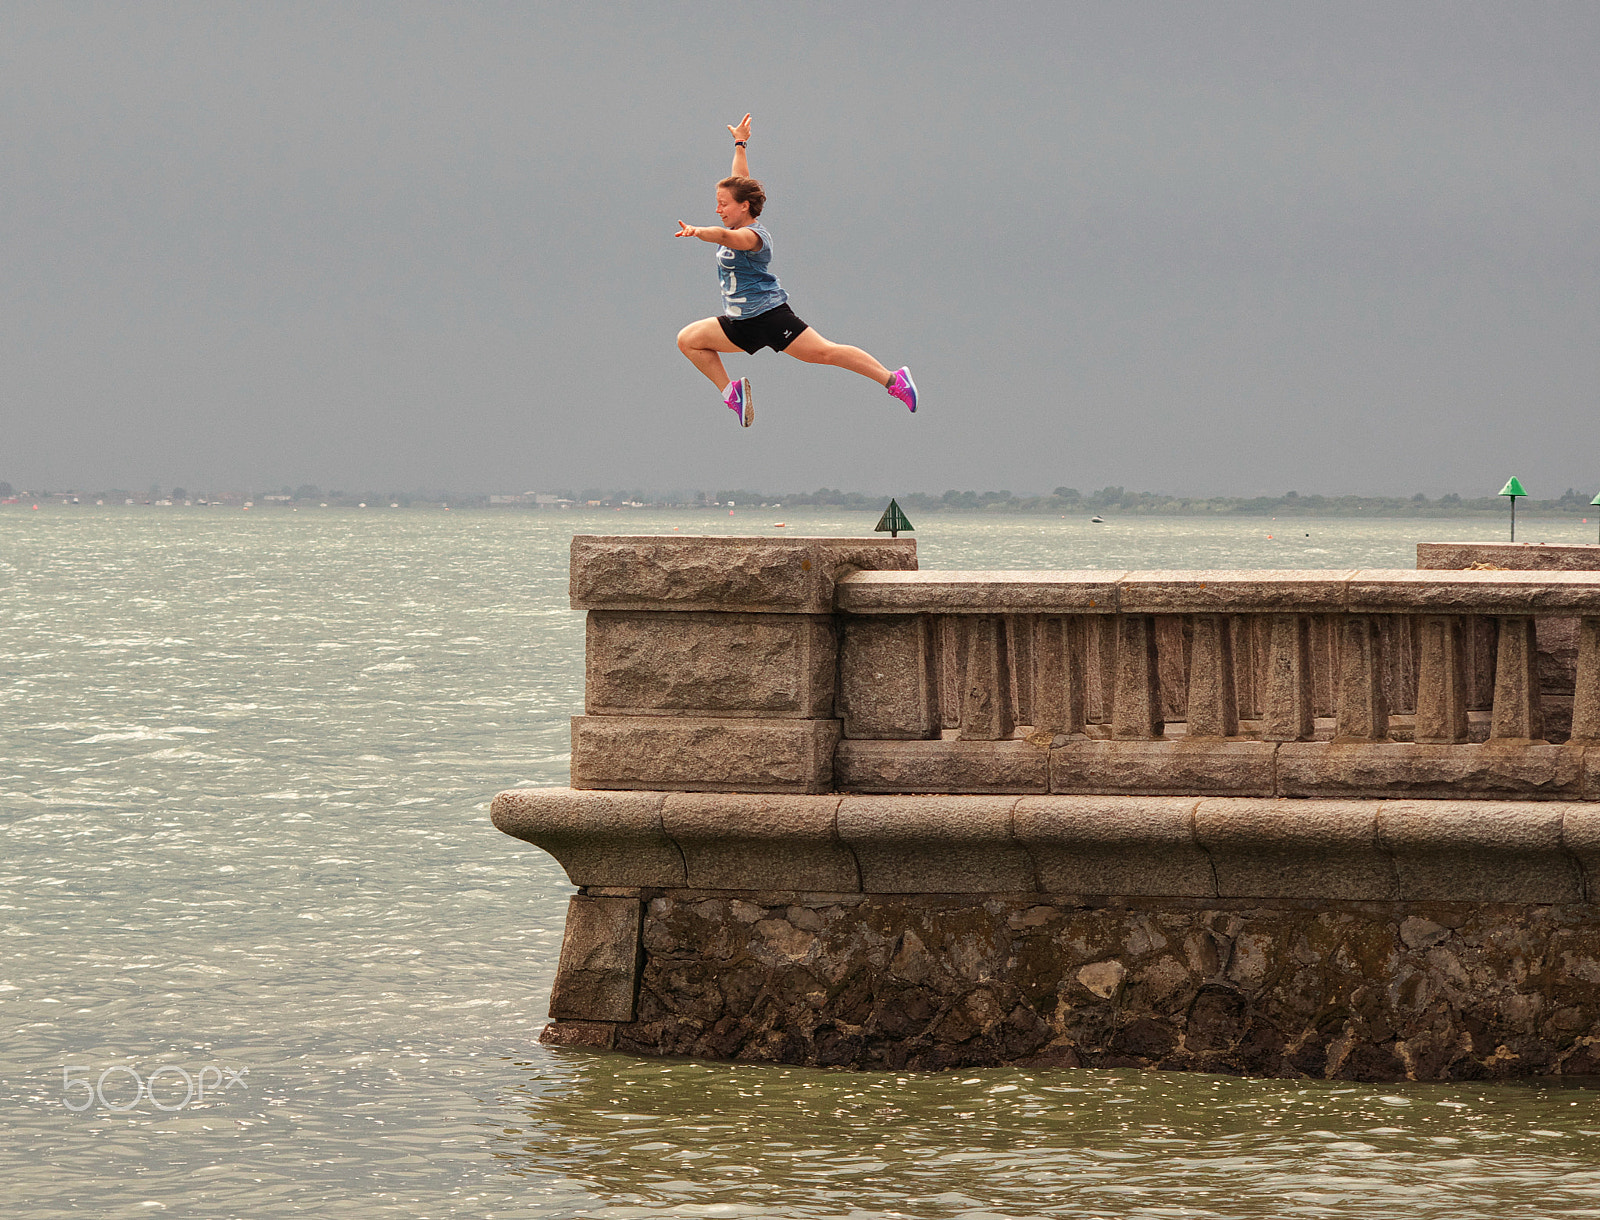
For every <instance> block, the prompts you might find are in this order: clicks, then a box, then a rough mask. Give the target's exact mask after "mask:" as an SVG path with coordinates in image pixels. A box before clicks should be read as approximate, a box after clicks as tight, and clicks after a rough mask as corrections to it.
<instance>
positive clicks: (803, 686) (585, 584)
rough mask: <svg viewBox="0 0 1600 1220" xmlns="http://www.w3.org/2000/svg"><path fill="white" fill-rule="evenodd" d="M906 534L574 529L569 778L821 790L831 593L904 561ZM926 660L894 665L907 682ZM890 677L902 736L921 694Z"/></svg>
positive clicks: (914, 680) (829, 772) (832, 732)
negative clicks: (847, 579) (577, 653)
mask: <svg viewBox="0 0 1600 1220" xmlns="http://www.w3.org/2000/svg"><path fill="white" fill-rule="evenodd" d="M908 542H912V540H911V539H903V540H902V539H886V538H885V539H864V538H803V537H795V538H747V537H716V536H713V537H703V536H701V537H696V536H677V537H674V536H659V535H655V536H650V535H645V536H637V537H626V536H622V537H601V536H591V535H579V536H577V537H575V538H573V540H572V572H571V584H570V586H569V591H570V595H571V601H572V607H573V609H575V610H585V611H587V612H588V618H587V621H586V629H585V630H586V636H587V642H586V656H585V695H584V710H585V713H586V714H585V715H583V716H578V717H574V719H573V722H572V786H573V787H574V788H585V789H637V790H646V791H683V790H686V789H687V790H691V791H736V792H826V791H828V790H829V789H830V788H831V787H832V786H833V752H834V746H835V744H836V743H837V741H838V739H839V731H840V726H839V721H838V720H837V719H836V718H835V717H836V715H837V708H838V706H839V703H840V696H839V689H838V681H839V677H838V674H839V665H838V626H837V617H836V615H835V608H834V602H835V589H836V586H837V583H838V581H839V580H840V579H842V578H843V577H844V576H845V575H847V574H849V573H851V572H855V571H860V570H873V569H878V570H891V571H910V570H915V568H916V548H915V543H914V542H912V545H910V546H907V545H906V544H907V543H908ZM900 617H902V618H903V619H905V620H908V621H913V622H914V621H915V619H916V616H915V615H907V616H900ZM887 630H888V631H889V632H890V633H891V634H893V633H894V631H895V630H896V628H893V627H890V628H888V629H887ZM899 630H900V631H902V632H904V631H907V630H909V631H910V632H912V633H913V634H914V633H915V632H917V631H919V630H921V629H920V628H919V627H915V626H912V627H909V628H908V627H905V626H902V627H901V628H899ZM923 659H924V658H921V657H917V658H915V659H914V661H913V664H912V666H911V668H910V670H909V671H908V672H907V673H906V674H903V675H902V677H906V678H907V679H908V681H909V682H910V683H911V685H919V684H920V683H921V682H922V678H921V676H920V675H921V665H922V661H923ZM885 672H887V671H885ZM904 685H905V684H904V683H902V686H904ZM889 687H890V691H889V694H890V701H891V702H895V701H896V700H898V701H899V702H900V703H901V704H902V705H905V704H907V703H909V704H911V705H914V706H913V707H912V708H911V709H910V710H907V708H906V707H905V706H901V707H898V708H896V709H895V710H894V711H893V713H892V716H891V719H893V720H895V722H896V723H897V724H899V723H900V721H902V720H904V719H906V718H907V717H909V720H910V722H911V723H910V726H909V728H908V727H907V726H905V725H900V731H902V732H905V731H911V729H918V728H920V727H921V725H922V722H923V721H924V720H925V718H926V716H927V715H928V714H929V713H928V710H927V709H926V708H924V707H923V706H922V704H923V703H925V702H926V696H925V695H924V694H923V693H922V692H921V691H920V690H918V691H916V692H913V693H911V694H909V695H908V694H907V692H906V691H905V690H904V689H895V684H894V682H890V683H889Z"/></svg>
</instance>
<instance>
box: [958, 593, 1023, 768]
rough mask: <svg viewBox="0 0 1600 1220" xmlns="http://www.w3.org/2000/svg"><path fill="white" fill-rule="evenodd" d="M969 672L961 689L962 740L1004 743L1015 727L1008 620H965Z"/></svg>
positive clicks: (979, 616)
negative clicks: (1007, 648) (1007, 649)
mask: <svg viewBox="0 0 1600 1220" xmlns="http://www.w3.org/2000/svg"><path fill="white" fill-rule="evenodd" d="M965 626H966V636H967V668H966V675H965V678H964V681H963V683H962V688H961V740H962V741H1005V740H1007V739H1008V738H1009V737H1010V736H1011V731H1012V730H1013V729H1014V728H1015V727H1016V721H1015V720H1014V719H1013V718H1012V712H1011V663H1010V658H1009V657H1008V656H1007V655H1006V634H1007V633H1006V627H1005V620H1004V619H1002V618H1001V617H1000V616H998V615H994V614H975V615H972V616H971V617H969V618H968V619H967V620H966V624H965Z"/></svg>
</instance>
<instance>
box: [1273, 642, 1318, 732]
mask: <svg viewBox="0 0 1600 1220" xmlns="http://www.w3.org/2000/svg"><path fill="white" fill-rule="evenodd" d="M1271 617H1272V623H1271V627H1270V629H1269V630H1270V634H1269V635H1268V639H1267V678H1266V693H1265V698H1264V699H1263V700H1262V702H1263V704H1264V706H1263V708H1262V719H1261V739H1262V740H1263V741H1310V740H1311V737H1312V731H1313V728H1314V724H1313V720H1312V714H1311V628H1310V624H1309V622H1308V621H1307V618H1306V616H1305V615H1303V614H1274V615H1272V616H1271Z"/></svg>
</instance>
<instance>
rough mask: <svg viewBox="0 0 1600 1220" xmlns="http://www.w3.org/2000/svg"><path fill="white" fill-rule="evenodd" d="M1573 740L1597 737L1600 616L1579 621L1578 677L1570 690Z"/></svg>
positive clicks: (1599, 725)
mask: <svg viewBox="0 0 1600 1220" xmlns="http://www.w3.org/2000/svg"><path fill="white" fill-rule="evenodd" d="M1572 737H1573V740H1574V741H1595V740H1600V618H1585V619H1579V620H1578V680H1577V684H1576V686H1575V687H1574V689H1573V692H1572Z"/></svg>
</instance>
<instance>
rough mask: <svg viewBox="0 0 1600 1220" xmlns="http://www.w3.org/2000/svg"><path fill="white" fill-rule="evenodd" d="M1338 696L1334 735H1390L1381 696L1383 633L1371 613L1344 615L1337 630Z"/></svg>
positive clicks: (1385, 737) (1380, 737)
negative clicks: (1342, 624) (1341, 625)
mask: <svg viewBox="0 0 1600 1220" xmlns="http://www.w3.org/2000/svg"><path fill="white" fill-rule="evenodd" d="M1339 644H1340V657H1339V670H1338V673H1339V688H1338V691H1339V697H1338V700H1337V712H1336V715H1337V717H1338V720H1337V723H1336V727H1335V728H1334V736H1335V737H1340V738H1346V739H1350V740H1360V741H1386V740H1388V737H1389V701H1388V699H1387V698H1386V697H1385V695H1384V672H1383V636H1382V634H1381V633H1380V632H1379V630H1378V625H1377V623H1376V622H1374V621H1373V618H1372V616H1371V615H1370V614H1352V615H1349V616H1347V617H1346V618H1345V620H1344V626H1343V630H1342V631H1341V632H1340V633H1339Z"/></svg>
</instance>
